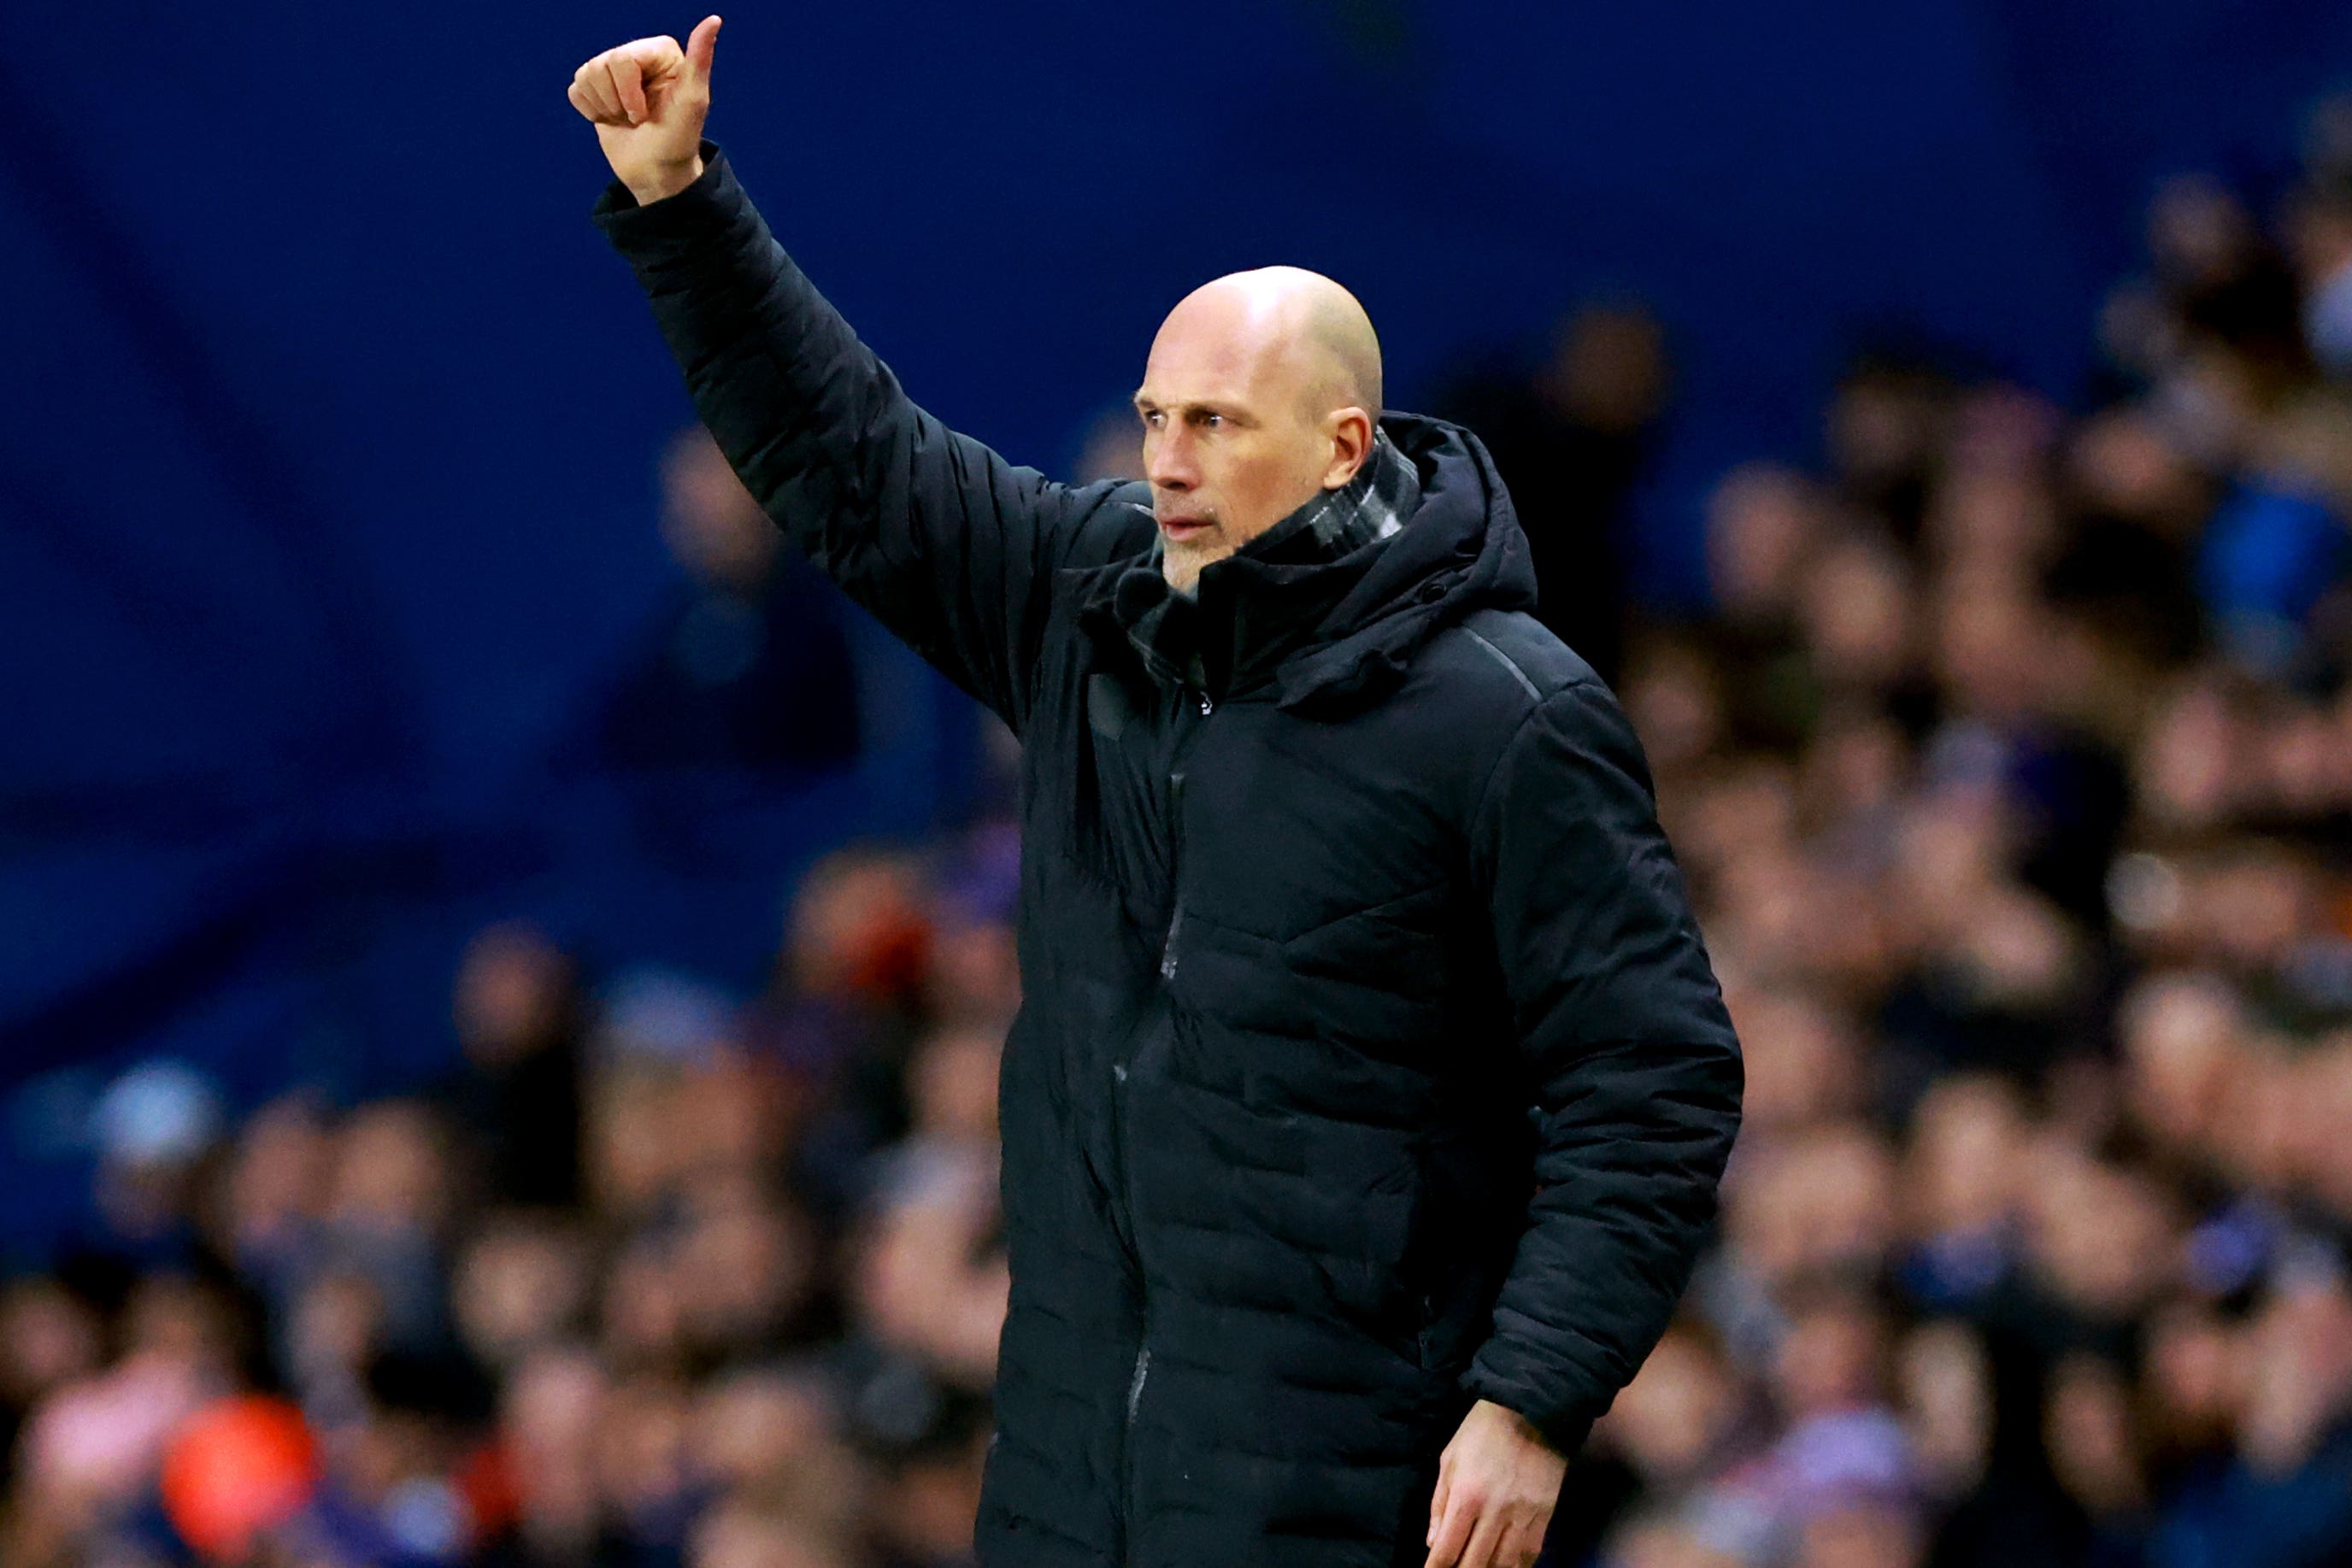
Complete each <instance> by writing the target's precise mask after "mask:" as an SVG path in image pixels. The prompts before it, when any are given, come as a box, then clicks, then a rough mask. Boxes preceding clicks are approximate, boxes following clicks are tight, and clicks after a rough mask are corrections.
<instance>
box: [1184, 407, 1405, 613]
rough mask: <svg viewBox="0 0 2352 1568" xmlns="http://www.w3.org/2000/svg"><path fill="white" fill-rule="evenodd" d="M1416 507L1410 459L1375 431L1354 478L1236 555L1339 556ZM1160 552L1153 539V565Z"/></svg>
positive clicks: (1303, 559)
mask: <svg viewBox="0 0 2352 1568" xmlns="http://www.w3.org/2000/svg"><path fill="white" fill-rule="evenodd" d="M1420 505H1421V474H1420V472H1419V471H1418V470H1416V469H1415V468H1414V467H1413V465H1412V460H1411V459H1410V458H1408V457H1406V456H1405V455H1404V454H1403V453H1402V452H1399V451H1398V450H1397V449H1396V444H1395V443H1394V442H1392V441H1391V440H1390V439H1389V438H1388V433H1387V432H1386V431H1376V432H1375V433H1374V434H1373V436H1372V450H1371V455H1370V456H1368V457H1366V458H1365V459H1364V465H1363V466H1362V467H1360V468H1359V469H1357V470H1356V476H1355V477H1354V478H1352V479H1350V480H1349V481H1348V482H1347V483H1346V484H1345V485H1342V486H1339V488H1338V489H1336V490H1325V491H1321V492H1319V493H1318V495H1317V496H1316V497H1314V499H1312V500H1310V501H1308V502H1307V504H1306V505H1305V506H1303V507H1299V508H1298V509H1297V511H1295V512H1293V513H1291V514H1290V515H1289V516H1288V517H1285V518H1283V519H1282V521H1280V522H1278V523H1276V524H1275V525H1274V527H1272V528H1268V529H1266V530H1265V532H1264V533H1262V534H1260V535H1258V536H1257V538H1254V539H1251V540H1249V541H1248V542H1247V543H1245V544H1244V545H1243V546H1242V547H1241V549H1240V550H1239V551H1238V552H1237V553H1239V554H1242V555H1246V556H1249V557H1251V558H1253V559H1257V560H1263V561H1270V562H1274V563H1277V564H1282V565H1309V564H1312V563H1314V562H1316V561H1323V560H1337V559H1339V558H1340V557H1341V556H1343V555H1346V554H1348V553H1349V552H1350V551H1352V550H1355V549H1360V548H1361V547H1362V546H1365V545H1368V544H1370V543H1373V542H1374V541H1375V540H1379V539H1385V538H1388V537H1390V536H1391V534H1394V533H1395V532H1396V531H1397V530H1398V529H1400V528H1403V527H1404V525H1405V521H1406V519H1408V518H1410V517H1412V514H1413V510H1414V508H1416V507H1419V506H1420ZM1151 559H1152V563H1153V565H1154V568H1155V569H1156V568H1157V566H1158V563H1159V560H1160V540H1159V539H1158V538H1154V539H1153V540H1152V545H1151ZM1185 597H1187V598H1190V597H1191V595H1189V594H1188V595H1186V596H1185Z"/></svg>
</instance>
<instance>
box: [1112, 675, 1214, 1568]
mask: <svg viewBox="0 0 2352 1568" xmlns="http://www.w3.org/2000/svg"><path fill="white" fill-rule="evenodd" d="M1179 689H1180V693H1181V690H1182V689H1183V688H1179ZM1192 700H1193V703H1194V704H1195V706H1197V707H1198V708H1199V710H1200V715H1201V716H1202V718H1207V717H1208V716H1210V715H1211V714H1213V713H1214V712H1215V711H1216V707H1217V705H1216V702H1215V700H1214V699H1213V698H1212V697H1211V696H1210V695H1209V694H1208V693H1206V692H1204V691H1194V692H1192ZM1180 701H1181V696H1180ZM1179 711H1181V708H1180V710H1179ZM1182 751H1183V746H1182V739H1181V737H1179V739H1178V752H1179V756H1180V758H1181V754H1182ZM1168 833H1169V843H1168V890H1169V892H1168V930H1167V932H1166V933H1165V935H1163V936H1161V938H1160V984H1161V985H1163V986H1165V985H1168V984H1171V983H1172V982H1173V981H1174V980H1175V978H1176V960H1177V948H1176V941H1177V937H1178V936H1179V935H1180V934H1181V932H1182V930H1183V928H1184V900H1183V895H1182V893H1181V873H1182V869H1183V863H1184V770H1183V769H1182V768H1171V769H1170V770H1169V774H1168ZM1133 1076H1134V1075H1133V1074H1132V1073H1131V1072H1126V1071H1121V1072H1119V1073H1118V1082H1119V1088H1120V1090H1122V1091H1125V1092H1132V1089H1131V1087H1130V1085H1131V1083H1132V1082H1133ZM1125 1119H1126V1118H1125V1117H1124V1115H1122V1116H1121V1121H1122V1123H1123V1122H1124V1121H1125ZM1119 1168H1120V1171H1121V1173H1122V1175H1124V1174H1125V1172H1126V1171H1127V1168H1128V1161H1127V1159H1126V1158H1125V1155H1124V1152H1123V1151H1122V1155H1121V1158H1120V1161H1119ZM1129 1179H1131V1178H1129ZM1134 1208H1135V1204H1134V1198H1133V1196H1132V1188H1131V1187H1130V1190H1129V1201H1128V1211H1129V1214H1130V1215H1131V1214H1133V1212H1134ZM1140 1264H1141V1260H1138V1269H1139V1271H1140ZM1138 1282H1139V1284H1140V1283H1141V1282H1140V1281H1138ZM1142 1302H1143V1314H1142V1315H1143V1323H1142V1333H1141V1334H1140V1335H1139V1340H1138V1343H1137V1344H1136V1347H1135V1370H1134V1372H1133V1373H1132V1374H1130V1375H1129V1378H1128V1383H1127V1425H1126V1433H1127V1436H1126V1441H1125V1442H1124V1443H1123V1444H1122V1446H1121V1447H1122V1452H1121V1455H1120V1458H1121V1459H1122V1461H1123V1467H1122V1468H1123V1469H1124V1470H1125V1474H1124V1476H1123V1478H1122V1479H1123V1480H1124V1482H1125V1485H1124V1486H1123V1487H1122V1489H1121V1490H1122V1493H1123V1495H1122V1497H1121V1499H1120V1503H1121V1506H1120V1509H1119V1516H1120V1521H1121V1523H1122V1525H1123V1526H1124V1529H1125V1532H1126V1535H1127V1539H1128V1541H1129V1543H1130V1544H1131V1543H1132V1542H1133V1540H1134V1531H1135V1469H1136V1464H1135V1418H1136V1416H1137V1414H1138V1413H1139V1411H1140V1410H1141V1409H1142V1407H1143V1385H1145V1384H1146V1383H1147V1382H1149V1381H1150V1376H1151V1292H1150V1288H1149V1287H1148V1286H1144V1287H1142ZM1129 1561H1130V1562H1132V1561H1133V1558H1132V1556H1131V1555H1129Z"/></svg>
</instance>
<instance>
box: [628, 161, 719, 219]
mask: <svg viewBox="0 0 2352 1568" xmlns="http://www.w3.org/2000/svg"><path fill="white" fill-rule="evenodd" d="M702 169H703V163H702V154H701V153H699V152H697V153H696V154H695V155H694V156H693V157H691V158H689V159H688V160H687V161H686V162H683V163H666V164H664V165H662V167H661V168H660V169H659V170H657V171H656V172H654V173H652V174H650V175H647V176H646V177H645V178H643V179H639V180H632V181H630V182H629V194H631V195H633V196H635V197H636V199H637V205H639V206H641V207H649V206H651V205H653V204H655V203H656V202H659V201H663V200H666V199H667V198H668V197H671V196H675V195H677V193H679V192H680V191H683V190H685V189H686V188H687V187H688V185H691V184H693V183H695V182H696V181H697V180H699V179H701V178H702Z"/></svg>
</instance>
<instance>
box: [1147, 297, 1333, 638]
mask: <svg viewBox="0 0 2352 1568" xmlns="http://www.w3.org/2000/svg"><path fill="white" fill-rule="evenodd" d="M1317 372H1318V367H1317V366H1316V365H1315V364H1314V363H1313V362H1312V361H1311V360H1310V359H1309V357H1308V356H1307V354H1306V353H1305V352H1303V351H1302V350H1301V347H1300V345H1299V344H1298V343H1297V340H1296V339H1295V335H1294V334H1290V333H1288V332H1286V330H1285V329H1284V328H1283V326H1282V324H1281V323H1280V321H1279V320H1278V319H1270V318H1269V316H1268V313H1267V311H1266V310H1265V308H1263V307H1262V306H1254V305H1253V303H1252V302H1251V301H1249V300H1247V299H1246V298H1226V297H1221V296H1220V295H1218V294H1217V293H1216V292H1215V290H1214V287H1213V286H1212V287H1211V288H1209V289H1203V290H1202V291H1201V292H1200V293H1198V294H1195V295H1193V296H1192V297H1191V298H1188V299H1186V300H1185V301H1184V303H1182V304H1181V305H1179V306H1178V307H1177V308H1176V309H1175V311H1174V312H1173V313H1172V314H1171V315H1170V316H1169V318H1168V320H1167V322H1166V323H1165V324H1164V325H1162V326H1161V328H1160V335H1159V336H1158V337H1157V338H1155V339H1154V340H1152V344H1151V358H1150V362H1149V363H1148V364H1147V365H1146V367H1145V369H1144V375H1143V385H1142V387H1141V389H1140V390H1139V391H1138V392H1136V394H1135V407H1136V412H1137V413H1139V415H1141V417H1142V420H1143V469H1144V476H1145V477H1146V478H1148V479H1149V480H1150V483H1151V509H1152V513H1153V515H1154V517H1157V519H1158V520H1159V523H1160V544H1161V552H1162V553H1161V570H1162V572H1163V573H1164V574H1165V575H1166V577H1167V579H1168V581H1169V583H1170V584H1171V586H1173V587H1174V588H1175V589H1176V590H1177V591H1179V592H1182V593H1190V592H1192V591H1193V588H1194V586H1195V585H1196V584H1197V583H1198V582H1199V580H1200V576H1201V569H1202V567H1204V566H1206V565H1208V564H1209V562H1211V561H1213V560H1219V559H1223V558H1224V557H1226V556H1229V555H1231V554H1233V553H1234V551H1235V550H1236V549H1240V548H1241V547H1242V546H1243V545H1244V544H1246V543H1247V542H1249V540H1251V539H1253V538H1256V537H1257V536H1258V535H1259V534H1262V533H1264V532H1265V530H1266V529H1268V528H1272V527H1273V526H1274V525H1275V524H1276V523H1278V522H1280V521H1281V520H1282V519H1283V518H1284V517H1288V516H1289V515H1290V514H1291V513H1292V512H1294V511H1297V509H1298V508H1299V507H1301V506H1304V505H1305V504H1306V503H1307V500H1308V499H1309V498H1311V497H1313V496H1314V495H1315V494H1316V493H1317V492H1318V490H1321V489H1323V488H1325V487H1326V486H1327V485H1330V484H1345V483H1346V482H1347V480H1348V478H1349V476H1352V474H1353V472H1354V469H1355V466H1356V463H1357V462H1358V461H1360V453H1358V454H1356V455H1354V457H1353V459H1350V458H1349V457H1348V456H1346V455H1344V450H1343V449H1344V448H1345V446H1346V444H1347V439H1346V436H1345V435H1344V434H1339V433H1338V432H1336V431H1335V429H1334V428H1332V427H1334V426H1335V425H1337V424H1338V423H1339V422H1340V421H1341V419H1342V418H1343V417H1344V415H1345V414H1347V413H1356V412H1357V411H1352V410H1336V411H1331V412H1329V413H1318V409H1317V398H1316V395H1315V393H1316V391H1317V388H1318V382H1320V381H1321V380H1322V378H1321V377H1319V376H1318V373H1317ZM1359 418H1360V414H1359Z"/></svg>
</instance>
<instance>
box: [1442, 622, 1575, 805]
mask: <svg viewBox="0 0 2352 1568" xmlns="http://www.w3.org/2000/svg"><path fill="white" fill-rule="evenodd" d="M1463 630H1464V631H1465V632H1469V630H1470V629H1469V628H1468V627H1466V626H1465V627H1464V628H1463ZM1470 635H1472V636H1473V637H1478V633H1476V632H1470ZM1478 641H1479V642H1480V643H1485V644H1486V646H1488V647H1489V648H1492V647H1493V644H1492V643H1486V639H1485V638H1484V637H1478ZM1495 656H1496V658H1498V659H1500V658H1503V654H1502V653H1501V652H1500V650H1496V653H1495ZM1504 662H1505V663H1507V664H1508V663H1509V661H1508V660H1507V659H1506V660H1505V661H1504ZM1511 670H1512V673H1513V674H1518V675H1519V678H1520V680H1521V681H1523V682H1526V681H1527V676H1526V675H1525V674H1521V673H1520V672H1519V667H1518V666H1517V664H1512V665H1511ZM1600 684H1601V679H1600V677H1599V676H1598V675H1578V676H1576V677H1574V678H1573V679H1570V680H1567V681H1563V682H1561V683H1560V685H1559V686H1558V687H1557V688H1556V689H1554V690H1553V692H1552V693H1551V695H1549V696H1544V695H1539V694H1538V693H1537V692H1536V690H1535V687H1534V685H1533V683H1532V682H1528V694H1529V695H1532V696H1534V697H1535V699H1536V700H1535V701H1534V702H1532V703H1530V704H1529V705H1528V711H1527V712H1525V713H1523V714H1521V715H1520V716H1519V722H1518V723H1517V724H1516V725H1513V726H1512V727H1511V733H1510V735H1509V737H1507V738H1506V739H1505V740H1504V742H1503V744H1502V746H1501V747H1499V748H1497V749H1496V753H1495V760H1494V761H1493V762H1492V763H1490V764H1488V766H1487V768H1486V779H1485V780H1484V781H1482V782H1481V783H1480V784H1479V786H1478V803H1477V804H1476V805H1475V806H1474V807H1473V808H1472V809H1471V811H1470V831H1471V834H1472V837H1473V840H1474V841H1475V837H1476V834H1477V831H1478V824H1479V823H1481V822H1482V821H1486V805H1487V802H1488V800H1490V799H1491V798H1492V797H1493V795H1494V793H1495V779H1496V777H1497V776H1498V775H1499V774H1500V773H1501V772H1502V771H1503V764H1504V763H1506V762H1507V761H1509V760H1510V757H1511V753H1512V752H1514V751H1517V749H1518V748H1519V738H1520V737H1522V736H1524V735H1526V734H1527V732H1528V726H1529V725H1531V724H1533V723H1535V721H1536V719H1537V718H1538V716H1540V715H1541V714H1542V713H1543V711H1544V710H1545V709H1546V708H1548V707H1549V706H1551V705H1552V703H1553V701H1554V700H1556V699H1558V698H1559V697H1564V696H1566V695H1569V694H1570V693H1571V692H1580V691H1583V690H1585V689H1586V688H1588V687H1591V686H1595V685H1600Z"/></svg>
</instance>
